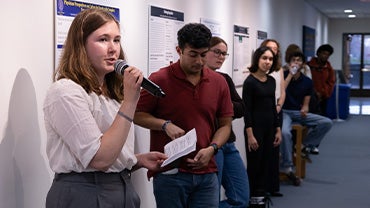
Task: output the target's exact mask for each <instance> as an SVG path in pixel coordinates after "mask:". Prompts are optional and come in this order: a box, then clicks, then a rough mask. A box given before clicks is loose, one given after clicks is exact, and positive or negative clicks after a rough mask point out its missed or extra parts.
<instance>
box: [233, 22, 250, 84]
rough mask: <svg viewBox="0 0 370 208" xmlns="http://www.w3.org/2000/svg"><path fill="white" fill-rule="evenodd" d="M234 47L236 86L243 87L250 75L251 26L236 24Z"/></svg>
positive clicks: (234, 77) (234, 79)
mask: <svg viewBox="0 0 370 208" xmlns="http://www.w3.org/2000/svg"><path fill="white" fill-rule="evenodd" d="M233 44H234V48H233V76H232V78H233V81H234V84H235V86H236V87H241V86H242V85H243V82H244V80H245V78H246V77H247V75H248V68H247V67H248V66H249V65H250V57H251V51H250V49H249V28H248V27H242V26H238V25H234V42H233Z"/></svg>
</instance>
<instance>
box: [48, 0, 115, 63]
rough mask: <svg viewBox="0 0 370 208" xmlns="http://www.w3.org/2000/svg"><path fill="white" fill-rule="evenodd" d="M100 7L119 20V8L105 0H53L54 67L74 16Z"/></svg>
mask: <svg viewBox="0 0 370 208" xmlns="http://www.w3.org/2000/svg"><path fill="white" fill-rule="evenodd" d="M92 8H100V9H104V10H107V11H109V12H111V13H112V14H113V15H114V16H115V17H116V19H117V20H118V21H120V13H119V8H117V7H114V6H113V5H107V3H106V1H104V4H103V3H99V1H96V3H88V2H84V1H70V0H56V1H55V18H54V19H55V24H54V25H55V26H54V27H55V28H54V33H55V34H54V38H55V42H54V43H55V51H54V69H56V68H57V66H58V64H59V59H60V56H61V54H62V51H63V44H64V41H65V40H66V38H67V34H68V30H69V27H70V26H71V23H72V21H73V19H74V17H75V16H76V15H77V14H78V13H79V12H81V11H83V10H85V9H92Z"/></svg>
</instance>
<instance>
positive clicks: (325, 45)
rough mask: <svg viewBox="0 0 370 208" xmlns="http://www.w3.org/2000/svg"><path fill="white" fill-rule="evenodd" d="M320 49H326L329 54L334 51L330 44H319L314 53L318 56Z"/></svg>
mask: <svg viewBox="0 0 370 208" xmlns="http://www.w3.org/2000/svg"><path fill="white" fill-rule="evenodd" d="M321 51H327V52H329V55H331V54H333V53H334V49H333V47H332V46H331V45H329V44H324V45H321V46H320V47H319V48H318V49H317V51H316V55H317V56H318V55H319V53H320V52H321Z"/></svg>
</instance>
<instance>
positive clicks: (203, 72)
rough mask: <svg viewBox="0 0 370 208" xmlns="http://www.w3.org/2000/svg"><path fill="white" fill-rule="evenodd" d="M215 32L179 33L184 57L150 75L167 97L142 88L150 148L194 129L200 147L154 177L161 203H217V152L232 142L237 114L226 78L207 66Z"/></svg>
mask: <svg viewBox="0 0 370 208" xmlns="http://www.w3.org/2000/svg"><path fill="white" fill-rule="evenodd" d="M211 36H212V34H211V32H210V30H209V29H208V28H207V27H206V26H204V25H203V24H199V23H189V24H186V25H185V26H184V27H182V28H181V29H180V30H179V31H178V33H177V39H178V46H177V47H176V51H177V53H178V54H179V57H180V58H179V60H178V61H177V62H176V63H174V64H171V65H170V66H167V67H164V68H162V69H160V70H158V71H157V72H154V73H152V74H151V75H150V77H149V79H150V80H152V81H153V82H154V83H156V84H158V85H159V86H160V87H161V89H162V90H163V91H164V92H165V93H166V97H164V98H158V97H154V96H152V95H150V94H149V93H147V92H146V91H142V92H141V96H140V100H139V103H138V106H137V111H136V113H135V118H134V121H135V123H136V124H138V125H140V126H143V127H145V128H148V129H150V133H151V134H150V135H151V138H150V139H151V143H150V149H151V150H157V151H160V152H163V148H164V145H166V144H167V143H168V142H170V141H171V140H174V139H176V138H178V137H180V136H182V135H184V134H185V133H186V132H188V131H189V130H191V129H193V128H195V130H196V135H197V144H196V151H195V152H192V153H190V154H188V155H186V156H184V157H182V158H180V159H178V160H176V161H175V162H173V163H172V164H170V165H168V166H166V167H164V169H163V171H162V172H160V173H153V172H148V176H149V177H151V176H154V179H153V189H154V195H155V198H156V203H157V207H158V208H161V207H184V208H186V207H207V208H209V207H214V208H216V207H218V205H219V183H218V179H217V174H216V173H217V166H216V162H215V159H214V157H213V156H214V154H216V153H217V151H218V148H220V147H221V146H222V145H223V144H225V142H226V141H227V139H228V137H229V135H230V131H231V122H232V116H233V115H234V113H233V107H232V103H231V97H230V92H229V88H228V85H227V83H226V81H225V79H224V77H223V76H222V75H220V74H218V73H216V72H214V71H212V70H211V69H209V68H206V67H205V56H206V54H207V52H208V51H209V41H210V39H211Z"/></svg>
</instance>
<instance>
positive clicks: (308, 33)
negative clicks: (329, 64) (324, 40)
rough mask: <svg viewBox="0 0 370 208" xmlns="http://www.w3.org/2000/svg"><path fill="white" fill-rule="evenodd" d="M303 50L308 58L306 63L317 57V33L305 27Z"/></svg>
mask: <svg viewBox="0 0 370 208" xmlns="http://www.w3.org/2000/svg"><path fill="white" fill-rule="evenodd" d="M302 34H303V37H302V41H303V43H302V50H303V54H304V55H305V56H306V61H309V60H311V58H312V57H314V56H315V35H316V31H315V29H313V28H310V27H307V26H304V25H303V33H302Z"/></svg>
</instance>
